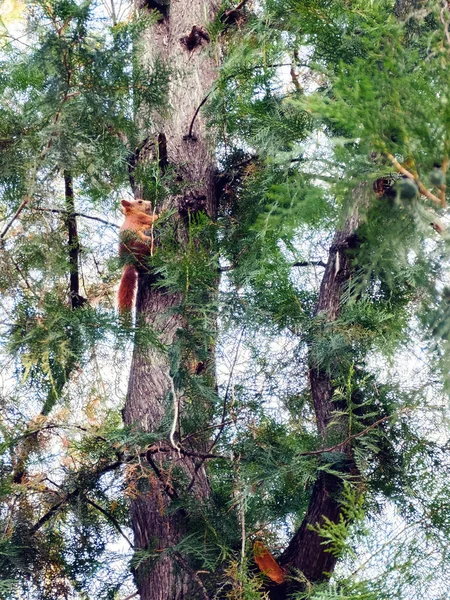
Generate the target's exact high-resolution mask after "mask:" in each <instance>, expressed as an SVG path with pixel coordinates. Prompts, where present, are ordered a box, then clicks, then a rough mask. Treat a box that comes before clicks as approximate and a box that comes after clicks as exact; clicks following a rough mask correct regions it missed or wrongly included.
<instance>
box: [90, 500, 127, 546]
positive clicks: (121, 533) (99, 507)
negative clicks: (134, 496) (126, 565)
mask: <svg viewBox="0 0 450 600" xmlns="http://www.w3.org/2000/svg"><path fill="white" fill-rule="evenodd" d="M85 500H86V502H87V503H88V504H90V505H91V506H93V507H94V508H95V509H96V510H98V511H99V512H101V513H102V515H104V516H105V517H106V518H107V519H108V521H111V523H112V524H113V525H114V527H115V528H116V529H117V531H118V532H119V533H120V535H121V536H122V537H123V538H124V539H125V540H126V541H127V542H128V544H129V546H130V548H133V549H134V545H133V544H132V543H131V541H130V539H129V538H128V537H127V535H126V534H125V533H124V532H123V530H122V528H121V526H120V525H119V522H118V521H117V519H116V518H115V517H113V516H112V515H111V514H110V513H109V512H108V511H107V510H105V509H104V508H102V507H101V506H100V505H99V504H97V503H96V502H94V501H93V500H90V499H89V498H85Z"/></svg>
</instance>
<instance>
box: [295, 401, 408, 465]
mask: <svg viewBox="0 0 450 600" xmlns="http://www.w3.org/2000/svg"><path fill="white" fill-rule="evenodd" d="M406 410H410V409H403V410H400V411H399V412H405V411H406ZM395 416H397V415H396V414H394V415H387V416H385V417H382V418H381V419H378V421H375V423H372V424H371V425H369V426H368V427H366V428H365V429H363V430H362V431H360V432H359V433H353V434H352V435H349V436H348V437H347V438H346V439H345V440H343V441H342V442H339V443H338V444H335V445H334V446H330V447H329V448H321V449H320V450H311V451H309V452H300V456H315V455H317V454H323V453H324V452H333V450H338V449H340V448H342V446H346V445H347V444H348V443H349V442H351V441H352V440H354V439H356V438H359V437H361V436H363V435H365V434H366V433H367V432H368V431H370V430H371V429H374V428H375V427H377V426H378V425H380V423H383V422H384V421H388V420H389V419H392V418H394V417H395Z"/></svg>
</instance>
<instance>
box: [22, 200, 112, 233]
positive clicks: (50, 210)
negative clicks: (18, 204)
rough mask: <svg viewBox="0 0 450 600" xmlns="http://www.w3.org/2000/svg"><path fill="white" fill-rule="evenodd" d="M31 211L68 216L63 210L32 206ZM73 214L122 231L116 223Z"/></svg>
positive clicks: (82, 214) (81, 214) (77, 213)
mask: <svg viewBox="0 0 450 600" xmlns="http://www.w3.org/2000/svg"><path fill="white" fill-rule="evenodd" d="M30 210H36V211H39V212H53V213H61V214H63V215H64V214H67V210H62V209H59V208H37V207H34V206H32V207H30ZM72 214H73V216H75V217H82V218H83V219H91V220H92V221H99V223H104V224H105V225H110V226H111V227H115V228H116V229H120V225H117V224H116V223H111V222H110V221H105V219H101V218H100V217H93V216H92V215H86V214H84V213H80V212H74V213H72Z"/></svg>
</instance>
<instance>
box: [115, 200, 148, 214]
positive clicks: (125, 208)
mask: <svg viewBox="0 0 450 600" xmlns="http://www.w3.org/2000/svg"><path fill="white" fill-rule="evenodd" d="M120 204H121V205H122V206H121V207H120V210H121V211H122V212H123V214H124V215H127V214H129V213H132V212H143V213H145V214H147V215H151V214H152V210H153V208H152V203H151V202H149V201H148V200H141V199H140V198H138V199H137V200H121V201H120Z"/></svg>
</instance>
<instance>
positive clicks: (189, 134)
mask: <svg viewBox="0 0 450 600" xmlns="http://www.w3.org/2000/svg"><path fill="white" fill-rule="evenodd" d="M210 95H211V92H209V93H208V94H206V96H205V97H204V98H203V100H202V101H201V102H200V104H199V105H198V106H197V108H196V111H195V113H194V116H193V117H192V121H191V126H190V127H189V133H188V134H187V136H185V139H192V137H193V136H192V128H193V127H194V122H195V119H196V118H197V115H198V113H199V112H200V109H201V107H202V106H203V105H204V104H205V102H206V101H207V100H208V98H209V96H210Z"/></svg>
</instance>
